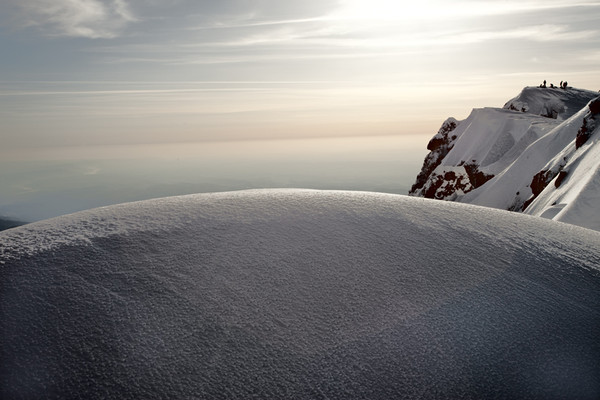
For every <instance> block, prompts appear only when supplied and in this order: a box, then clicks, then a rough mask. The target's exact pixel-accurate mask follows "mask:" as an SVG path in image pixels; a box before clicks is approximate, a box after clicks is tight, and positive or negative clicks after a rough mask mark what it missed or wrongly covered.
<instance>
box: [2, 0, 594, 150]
mask: <svg viewBox="0 0 600 400" xmlns="http://www.w3.org/2000/svg"><path fill="white" fill-rule="evenodd" d="M598 21H600V2H596V1H578V0H544V1H537V0H521V1H510V0H509V1H499V0H492V1H485V2H484V1H480V0H479V1H471V0H457V1H449V0H443V1H441V0H439V1H437V0H419V1H410V2H408V1H401V0H289V1H281V0H220V1H214V0H2V1H1V2H0V51H1V52H2V54H3V56H2V57H0V135H1V139H2V146H0V156H6V155H7V154H12V155H14V154H19V155H24V154H27V153H28V152H30V151H33V150H34V149H40V148H52V147H60V146H94V145H113V144H126V145H130V144H141V143H146V144H151V143H185V142H202V141H228V140H251V139H280V138H281V139H289V138H306V137H330V136H338V137H339V136H371V135H372V136H381V135H403V134H407V135H408V134H422V135H424V137H425V136H427V137H430V136H432V135H433V134H435V132H436V131H437V129H438V128H439V126H440V125H441V123H442V122H443V121H444V119H446V118H447V117H449V116H454V117H457V118H459V119H462V118H465V117H466V116H467V115H468V114H469V112H470V110H471V109H472V108H474V107H485V106H495V107H498V106H502V105H503V104H504V102H506V101H507V100H509V99H510V98H512V97H514V96H516V95H517V94H518V93H519V91H520V90H521V89H522V88H523V87H524V86H531V85H538V84H539V83H541V82H542V80H544V79H546V80H548V83H551V82H552V83H555V84H558V83H559V81H561V80H567V81H568V82H569V84H571V85H573V86H576V87H581V88H587V89H592V90H598V89H600V79H599V78H600V32H599V30H600V28H599V27H598ZM425 142H426V141H425Z"/></svg>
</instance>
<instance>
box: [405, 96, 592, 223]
mask: <svg viewBox="0 0 600 400" xmlns="http://www.w3.org/2000/svg"><path fill="white" fill-rule="evenodd" d="M598 95H599V94H598V93H597V92H593V91H590V90H585V89H577V88H572V87H567V88H558V87H525V88H524V89H523V90H522V91H521V93H519V95H517V96H516V97H514V98H513V99H511V100H509V101H508V102H507V103H506V104H505V105H504V107H502V108H482V109H474V110H473V111H472V112H471V114H470V115H469V117H467V119H465V120H464V121H456V122H455V123H454V126H455V129H454V130H452V137H453V138H454V139H453V140H449V139H448V137H447V135H446V136H444V135H443V134H440V132H442V131H443V130H444V127H446V126H447V125H448V121H446V122H444V124H443V125H442V129H440V132H438V133H437V134H436V135H435V136H434V137H433V139H432V140H431V141H430V144H429V146H428V149H429V150H431V153H429V154H428V155H427V157H426V158H425V162H424V165H423V168H422V170H421V173H420V174H419V175H418V177H417V180H416V183H415V185H413V187H412V189H411V191H410V193H409V194H410V195H413V196H422V197H428V198H434V199H439V200H451V201H459V202H465V203H471V204H477V205H482V206H488V207H494V208H501V209H506V210H511V211H525V212H526V213H528V214H532V215H539V216H543V217H547V218H551V219H555V220H559V221H563V222H571V223H575V224H577V225H581V226H584V227H587V228H592V229H597V230H600V217H596V215H600V213H598V212H597V211H598V208H600V205H598V204H597V202H593V201H592V202H590V201H587V200H584V198H583V197H581V196H583V194H584V192H585V193H587V194H586V196H588V195H591V194H592V193H596V191H598V193H599V194H600V177H599V178H598V182H597V184H596V183H595V182H596V180H595V178H594V177H595V176H596V174H598V175H600V173H598V169H599V168H600V161H597V160H600V152H599V151H598V150H597V149H596V148H597V147H598V145H597V143H598V141H599V140H598V136H599V135H598V134H597V133H598V130H599V129H598V128H599V127H600V124H599V123H597V122H596V119H597V116H598V113H599V109H600V98H599V97H598ZM443 140H445V142H444V141H443ZM432 142H436V143H437V142H440V143H443V145H439V146H433V148H431V147H432V146H431V143H432ZM596 152H598V157H596V156H595V154H596ZM583 159H586V161H585V162H584V160H583ZM582 165H585V167H581V166H582ZM579 168H581V169H580V170H579V171H578V173H575V170H576V169H579ZM575 177H577V178H575ZM575 179H576V180H577V181H576V182H575V181H574V180H575ZM554 180H556V181H555V185H549V184H550V182H551V181H554ZM583 181H585V182H587V183H586V184H583V183H580V182H583ZM563 182H564V183H565V184H566V183H569V184H568V185H565V186H562V187H563V189H561V190H560V191H559V192H560V196H558V194H556V193H555V195H554V196H550V195H549V194H545V195H543V196H542V195H541V194H542V192H544V191H548V192H550V191H551V187H555V188H558V187H560V186H561V185H562V184H563ZM583 186H585V188H586V189H585V191H583V190H582V187H583ZM567 187H569V188H571V189H570V191H569V193H567V191H566V189H565V188H567ZM596 187H598V188H599V189H596ZM577 193H579V195H577ZM557 196H558V197H560V198H558V197H557ZM538 198H539V200H538ZM541 199H546V200H544V201H542V200H541ZM558 207H560V208H558ZM549 210H552V211H549ZM588 214H589V215H590V216H591V217H589V218H588V217H587V216H588ZM582 215H584V217H582Z"/></svg>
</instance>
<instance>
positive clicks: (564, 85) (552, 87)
mask: <svg viewBox="0 0 600 400" xmlns="http://www.w3.org/2000/svg"><path fill="white" fill-rule="evenodd" d="M540 87H541V88H545V87H548V86H546V80H545V79H544V82H542V83H541V84H540ZM550 88H551V89H555V88H560V89H566V88H567V81H564V82H563V81H560V85H559V86H554V83H551V84H550Z"/></svg>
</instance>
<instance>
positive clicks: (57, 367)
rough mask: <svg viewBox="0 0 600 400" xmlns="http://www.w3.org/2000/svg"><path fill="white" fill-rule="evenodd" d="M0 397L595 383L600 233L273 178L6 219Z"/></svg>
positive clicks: (320, 394)
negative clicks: (264, 184) (257, 184)
mask: <svg viewBox="0 0 600 400" xmlns="http://www.w3.org/2000/svg"><path fill="white" fill-rule="evenodd" d="M0 263H1V265H0V271H1V274H2V276H1V279H0V285H1V287H0V313H1V315H0V321H1V325H0V329H1V331H0V391H1V393H0V397H2V398H39V397H44V398H103V399H104V398H115V399H116V398H119V399H122V398H228V399H231V398H239V399H248V398H260V399H266V398H273V399H285V398H289V399H301V398H306V399H325V398H327V399H347V398H355V399H356V398H365V399H391V398H410V399H419V398H422V399H435V398H511V399H514V398H530V399H536V398H539V399H548V398H578V399H596V398H598V397H600V338H599V337H598V329H599V328H600V233H599V232H595V231H592V230H587V229H583V228H579V227H576V226H572V225H568V224H561V223H557V222H553V221H548V220H545V219H541V218H534V217H530V216H526V215H522V214H516V213H508V212H506V211H500V210H494V209H490V208H483V207H476V206H471V205H464V204H456V203H448V202H435V201H431V200H427V199H421V198H414V197H404V196H397V195H385V194H376V193H365V192H321V191H308V190H264V191H245V192H231V193H220V194H203V195H191V196H182V197H174V198H164V199H157V200H150V201H144V202H138V203H130V204H123V205H118V206H110V207H105V208H99V209H94V210H89V211H85V212H80V213H77V214H72V215H68V216H63V217H59V218H56V219H52V220H46V221H41V222H38V223H34V224H29V225H25V226H21V227H18V228H14V229H10V230H7V231H4V232H0Z"/></svg>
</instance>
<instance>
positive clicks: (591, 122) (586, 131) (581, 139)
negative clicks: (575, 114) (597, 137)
mask: <svg viewBox="0 0 600 400" xmlns="http://www.w3.org/2000/svg"><path fill="white" fill-rule="evenodd" d="M588 108H589V112H588V113H587V114H586V115H585V117H584V118H583V124H582V125H581V128H579V131H577V137H576V138H575V148H576V149H578V148H580V147H581V146H583V145H584V144H585V142H587V141H588V139H589V138H590V136H591V135H592V132H593V131H594V129H596V122H597V121H596V116H597V115H598V114H600V97H598V98H596V99H595V100H592V101H591V102H590V104H589V106H588Z"/></svg>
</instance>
